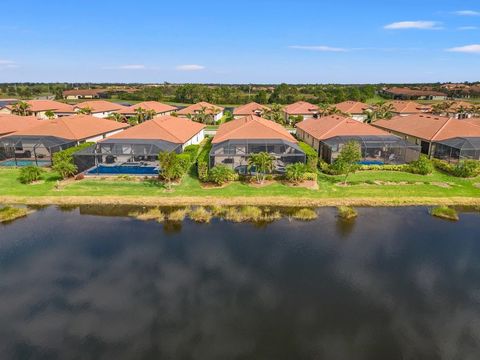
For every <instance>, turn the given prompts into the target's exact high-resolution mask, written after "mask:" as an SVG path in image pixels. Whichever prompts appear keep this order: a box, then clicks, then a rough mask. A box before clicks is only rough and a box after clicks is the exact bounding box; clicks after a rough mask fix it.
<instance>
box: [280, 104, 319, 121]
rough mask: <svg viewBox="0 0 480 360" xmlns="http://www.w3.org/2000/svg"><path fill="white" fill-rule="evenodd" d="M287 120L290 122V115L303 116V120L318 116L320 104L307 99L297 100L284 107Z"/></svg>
mask: <svg viewBox="0 0 480 360" xmlns="http://www.w3.org/2000/svg"><path fill="white" fill-rule="evenodd" d="M283 113H284V117H285V122H286V123H287V124H289V123H290V122H291V121H290V117H292V116H294V117H301V118H302V119H303V120H305V119H310V118H316V117H318V106H317V105H314V104H310V103H309V102H306V101H297V102H296V103H293V104H290V105H287V106H285V107H284V108H283Z"/></svg>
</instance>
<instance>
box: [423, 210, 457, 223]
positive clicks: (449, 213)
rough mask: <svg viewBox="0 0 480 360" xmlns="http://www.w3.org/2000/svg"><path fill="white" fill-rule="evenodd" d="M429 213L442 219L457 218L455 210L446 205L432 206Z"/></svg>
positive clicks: (455, 219)
mask: <svg viewBox="0 0 480 360" xmlns="http://www.w3.org/2000/svg"><path fill="white" fill-rule="evenodd" d="M430 214H432V216H435V217H439V218H442V219H447V220H453V221H457V220H459V217H458V214H457V211H456V210H455V209H452V208H450V207H448V206H438V207H436V208H433V209H432V210H431V211H430Z"/></svg>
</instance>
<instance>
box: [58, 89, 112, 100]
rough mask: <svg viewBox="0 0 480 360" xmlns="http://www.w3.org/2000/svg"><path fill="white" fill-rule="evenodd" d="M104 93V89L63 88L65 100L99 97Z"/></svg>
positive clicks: (103, 95)
mask: <svg viewBox="0 0 480 360" xmlns="http://www.w3.org/2000/svg"><path fill="white" fill-rule="evenodd" d="M106 94H107V91H106V90H104V89H73V90H64V91H63V98H64V99H67V100H81V99H99V98H101V97H105V96H106Z"/></svg>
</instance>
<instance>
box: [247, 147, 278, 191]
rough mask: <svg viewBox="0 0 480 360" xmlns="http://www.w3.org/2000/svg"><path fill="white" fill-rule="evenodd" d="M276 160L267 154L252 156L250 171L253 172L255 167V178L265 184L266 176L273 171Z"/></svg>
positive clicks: (261, 153)
mask: <svg viewBox="0 0 480 360" xmlns="http://www.w3.org/2000/svg"><path fill="white" fill-rule="evenodd" d="M274 160H275V158H274V157H273V156H272V155H270V154H269V153H267V152H260V153H257V154H251V155H250V156H249V158H248V169H249V171H251V169H252V167H255V173H256V175H255V177H256V178H257V181H258V182H260V183H261V184H263V181H264V180H265V176H266V174H267V173H271V172H272V171H273V161H274Z"/></svg>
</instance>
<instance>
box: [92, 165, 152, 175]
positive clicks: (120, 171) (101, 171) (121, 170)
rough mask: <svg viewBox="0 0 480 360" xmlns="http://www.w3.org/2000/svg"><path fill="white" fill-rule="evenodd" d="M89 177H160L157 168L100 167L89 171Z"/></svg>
mask: <svg viewBox="0 0 480 360" xmlns="http://www.w3.org/2000/svg"><path fill="white" fill-rule="evenodd" d="M87 175H147V176H148V175H151V176H153V175H155V176H157V175H158V167H156V166H140V165H139V166H131V165H130V166H122V165H118V166H105V165H98V166H96V167H94V168H92V169H90V170H88V171H87Z"/></svg>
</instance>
